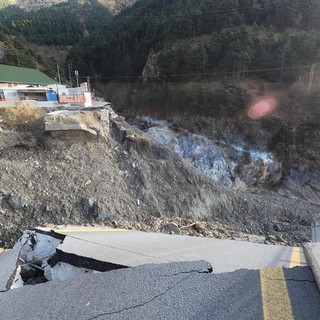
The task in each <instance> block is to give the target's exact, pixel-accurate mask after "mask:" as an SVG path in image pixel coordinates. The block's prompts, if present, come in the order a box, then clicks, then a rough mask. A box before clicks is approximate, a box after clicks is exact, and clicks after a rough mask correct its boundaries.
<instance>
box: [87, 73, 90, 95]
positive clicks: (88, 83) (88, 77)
mask: <svg viewBox="0 0 320 320" xmlns="http://www.w3.org/2000/svg"><path fill="white" fill-rule="evenodd" d="M87 86H88V91H89V92H90V91H91V90H90V89H91V88H90V76H87Z"/></svg>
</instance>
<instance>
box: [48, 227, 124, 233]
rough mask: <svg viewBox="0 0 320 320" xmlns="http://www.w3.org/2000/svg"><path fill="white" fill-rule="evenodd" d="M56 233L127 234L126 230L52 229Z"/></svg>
mask: <svg viewBox="0 0 320 320" xmlns="http://www.w3.org/2000/svg"><path fill="white" fill-rule="evenodd" d="M53 231H54V232H56V233H72V232H127V231H129V230H126V229H107V228H105V229H104V228H87V229H85V228H84V229H53Z"/></svg>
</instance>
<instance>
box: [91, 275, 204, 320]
mask: <svg viewBox="0 0 320 320" xmlns="http://www.w3.org/2000/svg"><path fill="white" fill-rule="evenodd" d="M195 272H197V273H208V272H201V271H198V270H192V271H189V272H180V273H177V274H176V275H179V274H186V273H189V275H188V276H187V277H184V278H183V279H181V280H179V281H178V282H176V283H175V284H174V285H173V286H171V287H169V288H167V289H166V290H165V291H163V292H161V293H159V294H157V295H156V296H154V297H153V298H151V299H150V300H148V301H145V302H143V303H139V304H137V305H134V306H130V307H125V308H123V309H121V310H118V311H111V312H105V313H100V314H99V315H97V316H94V317H91V318H88V319H87V320H93V319H98V318H99V317H102V316H110V315H114V314H119V313H121V312H124V311H127V310H131V309H136V308H139V307H143V306H145V305H147V304H149V303H151V302H153V301H154V300H156V299H158V298H159V297H162V296H164V295H165V294H166V293H167V292H169V291H170V290H172V289H174V288H175V287H176V286H178V285H179V284H181V283H182V282H184V281H185V280H187V279H188V278H190V277H191V274H192V273H195ZM173 275H174V274H173Z"/></svg>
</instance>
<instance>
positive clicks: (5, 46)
mask: <svg viewBox="0 0 320 320" xmlns="http://www.w3.org/2000/svg"><path fill="white" fill-rule="evenodd" d="M36 61H37V59H36V55H35V54H34V52H33V51H32V50H30V49H28V48H26V47H25V45H24V43H23V42H22V41H21V40H19V38H18V37H14V36H12V35H11V34H10V31H9V30H8V29H6V28H4V27H3V26H1V25H0V63H3V64H9V65H14V66H21V67H30V68H35V67H36V66H37V63H36Z"/></svg>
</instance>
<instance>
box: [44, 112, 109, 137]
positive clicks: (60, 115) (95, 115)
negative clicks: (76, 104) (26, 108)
mask: <svg viewBox="0 0 320 320" xmlns="http://www.w3.org/2000/svg"><path fill="white" fill-rule="evenodd" d="M44 123H45V130H46V131H47V132H51V133H52V134H53V135H54V136H56V137H60V135H59V132H60V133H63V134H66V133H70V134H71V133H72V132H76V133H80V132H82V133H86V134H88V135H92V136H94V137H103V138H106V136H107V135H108V133H109V109H108V108H84V109H80V110H59V111H54V112H50V113H48V114H46V115H45V118H44Z"/></svg>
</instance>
